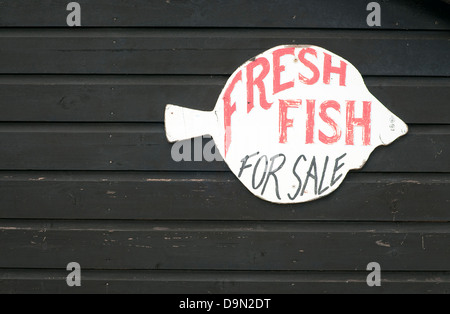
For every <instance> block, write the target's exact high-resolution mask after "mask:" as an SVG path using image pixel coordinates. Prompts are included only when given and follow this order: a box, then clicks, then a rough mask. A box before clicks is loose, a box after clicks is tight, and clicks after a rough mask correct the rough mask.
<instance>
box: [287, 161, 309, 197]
mask: <svg viewBox="0 0 450 314" xmlns="http://www.w3.org/2000/svg"><path fill="white" fill-rule="evenodd" d="M302 158H303V160H305V161H306V157H305V155H300V156H299V157H298V158H297V160H296V161H295V164H294V168H293V169H292V173H293V174H294V176H295V177H296V178H297V180H298V188H297V191H295V194H294V196H291V194H290V193H288V197H289V199H290V200H291V201H293V200H294V199H295V198H296V197H297V195H298V193H300V190H301V188H302V179H301V178H300V176H299V175H298V174H297V172H295V169H297V165H298V163H299V162H300V160H301V159H302Z"/></svg>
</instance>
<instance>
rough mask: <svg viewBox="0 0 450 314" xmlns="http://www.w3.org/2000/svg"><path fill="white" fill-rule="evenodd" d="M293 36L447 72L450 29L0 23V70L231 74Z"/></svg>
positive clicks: (364, 61) (355, 58) (370, 64)
mask: <svg viewBox="0 0 450 314" xmlns="http://www.w3.org/2000/svg"><path fill="white" fill-rule="evenodd" d="M287 44H310V45H317V46H321V47H323V48H325V49H328V50H330V51H333V52H334V53H336V54H338V55H340V56H341V57H343V58H345V59H347V60H348V61H349V62H350V63H352V64H353V65H354V66H355V67H356V68H357V69H358V70H359V71H360V72H361V73H362V74H363V75H386V76H449V75H450V67H449V65H448V63H447V62H446V60H447V58H448V55H447V52H448V51H449V49H450V41H449V40H448V33H447V32H437V31H432V32H424V31H417V32H406V31H370V30H367V31H354V30H336V31H330V30H275V29H265V30H255V29H201V30H196V29H104V30H103V29H83V28H81V29H76V30H67V29H38V28H33V29H0V47H1V49H0V74H187V75H192V74H206V75H213V74H223V75H225V74H231V73H232V72H233V71H234V70H235V69H236V68H237V67H239V66H240V65H242V64H243V63H245V62H246V61H247V60H248V59H250V58H253V57H255V56H256V55H258V54H260V53H262V52H263V51H265V50H267V49H269V48H272V47H275V46H278V45H287Z"/></svg>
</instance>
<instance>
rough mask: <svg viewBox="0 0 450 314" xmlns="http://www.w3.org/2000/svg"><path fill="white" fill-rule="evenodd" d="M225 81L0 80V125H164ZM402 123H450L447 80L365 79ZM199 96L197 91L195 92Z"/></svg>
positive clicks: (208, 104) (211, 102)
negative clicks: (173, 112) (168, 109)
mask: <svg viewBox="0 0 450 314" xmlns="http://www.w3.org/2000/svg"><path fill="white" fill-rule="evenodd" d="M227 78H228V77H227V76H164V75H163V76H159V75H156V76H140V75H136V76H122V75H117V76H97V75H95V76H91V75H73V76H71V75H54V76H53V75H50V76H49V75H31V76H30V75H4V76H0V94H1V95H2V97H1V99H0V121H36V122H44V121H47V122H64V121H67V122H70V121H73V122H85V121H86V122H87V121H89V122H111V121H114V122H163V121H164V107H165V105H166V104H178V105H183V106H186V107H189V108H195V109H200V110H212V109H213V108H214V106H215V103H216V101H217V98H218V97H219V94H220V92H221V90H222V88H223V86H224V85H225V82H226V80H227ZM365 82H366V84H367V86H368V88H369V90H370V91H371V92H372V93H373V95H374V96H375V97H377V98H378V99H379V100H380V101H381V102H382V103H383V104H385V105H386V106H387V107H388V108H389V109H390V110H391V111H393V112H394V113H395V114H396V115H397V116H399V117H401V118H402V119H403V120H404V121H405V122H406V123H420V124H450V110H449V109H448V104H447V100H448V99H450V79H449V78H432V77H420V78H414V77H366V78H365ZM199 91H201V92H199Z"/></svg>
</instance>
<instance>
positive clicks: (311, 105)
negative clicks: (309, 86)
mask: <svg viewBox="0 0 450 314" xmlns="http://www.w3.org/2000/svg"><path fill="white" fill-rule="evenodd" d="M315 111H316V101H315V100H311V99H307V100H306V114H307V118H306V144H313V143H314V122H315V121H314V115H315Z"/></svg>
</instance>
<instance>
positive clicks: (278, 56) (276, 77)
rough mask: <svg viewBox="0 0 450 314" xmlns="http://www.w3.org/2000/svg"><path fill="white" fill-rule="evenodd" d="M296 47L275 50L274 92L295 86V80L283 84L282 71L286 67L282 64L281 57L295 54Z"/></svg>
mask: <svg viewBox="0 0 450 314" xmlns="http://www.w3.org/2000/svg"><path fill="white" fill-rule="evenodd" d="M294 52H295V48H294V47H289V48H283V49H278V50H275V51H274V52H273V94H274V95H275V94H277V93H279V92H281V91H284V90H286V89H289V88H291V87H294V80H292V81H289V82H286V83H283V84H281V83H280V81H281V72H284V70H285V69H286V67H285V66H284V65H280V59H281V57H282V56H285V55H294Z"/></svg>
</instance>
